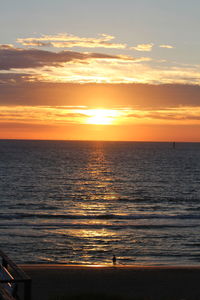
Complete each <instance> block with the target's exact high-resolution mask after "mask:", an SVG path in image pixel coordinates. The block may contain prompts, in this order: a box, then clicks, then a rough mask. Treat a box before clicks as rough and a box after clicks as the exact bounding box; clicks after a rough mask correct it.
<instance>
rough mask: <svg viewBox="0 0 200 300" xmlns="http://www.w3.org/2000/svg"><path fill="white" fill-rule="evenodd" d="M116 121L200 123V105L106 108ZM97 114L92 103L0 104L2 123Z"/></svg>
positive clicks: (80, 120)
mask: <svg viewBox="0 0 200 300" xmlns="http://www.w3.org/2000/svg"><path fill="white" fill-rule="evenodd" d="M105 112H106V113H107V115H108V116H112V121H113V124H115V125H118V124H124V125H125V124H127V125H128V124H157V123H159V124H168V125H169V124H176V125H177V124H180V125H181V124H182V125H183V124H187V125H189V124H196V125H200V106H198V107H196V108H195V110H194V108H193V107H191V106H188V107H174V108H169V109H167V108H166V109H165V110H152V109H151V110H145V109H142V110H139V109H135V108H134V107H129V108H125V107H124V108H123V107H121V108H118V109H116V108H111V109H109V110H105ZM93 114H94V109H91V107H80V106H77V107H76V106H73V107H70V106H61V107H59V106H0V124H1V123H5V122H6V123H18V124H41V125H42V124H43V125H64V124H86V123H87V121H88V118H89V117H91V116H92V115H93Z"/></svg>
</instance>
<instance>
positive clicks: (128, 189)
mask: <svg viewBox="0 0 200 300" xmlns="http://www.w3.org/2000/svg"><path fill="white" fill-rule="evenodd" d="M0 248H1V249H2V250H4V251H5V252H6V253H7V254H8V255H10V256H11V257H12V258H13V259H14V260H15V261H16V262H17V263H50V264H51V263H52V264H53V263H61V264H62V263H67V264H107V263H111V261H112V255H113V254H115V255H116V257H117V262H118V263H120V264H124V265H127V264H132V265H141V264H146V265H200V143H176V147H175V149H173V147H172V144H171V143H139V142H78V141H77V142H74V141H16V140H10V141H9V140H1V141H0Z"/></svg>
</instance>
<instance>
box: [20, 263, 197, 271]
mask: <svg viewBox="0 0 200 300" xmlns="http://www.w3.org/2000/svg"><path fill="white" fill-rule="evenodd" d="M18 265H19V266H20V267H21V268H22V269H29V268H30V269H41V268H44V269H101V268H102V269H113V268H117V269H133V270H134V269H136V270H137V269H155V270H162V269H163V270H178V269H180V270H186V269H187V270H188V269H191V270H193V269H194V270H195V269H197V270H200V265H198V266H194V265H121V264H116V265H113V264H46V263H44V264H43V263H36V264H35V263H33V264H18Z"/></svg>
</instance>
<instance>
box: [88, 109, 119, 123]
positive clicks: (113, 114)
mask: <svg viewBox="0 0 200 300" xmlns="http://www.w3.org/2000/svg"><path fill="white" fill-rule="evenodd" d="M117 115H118V114H117V111H115V110H111V109H90V110H89V111H88V119H87V121H86V123H87V124H94V125H110V124H113V123H114V122H115V119H116V118H117Z"/></svg>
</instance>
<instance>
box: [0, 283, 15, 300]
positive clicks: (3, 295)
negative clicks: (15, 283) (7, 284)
mask: <svg viewBox="0 0 200 300" xmlns="http://www.w3.org/2000/svg"><path fill="white" fill-rule="evenodd" d="M0 300H15V298H13V296H12V295H11V294H10V293H9V292H8V291H7V290H6V289H5V288H4V287H3V286H2V285H0Z"/></svg>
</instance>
